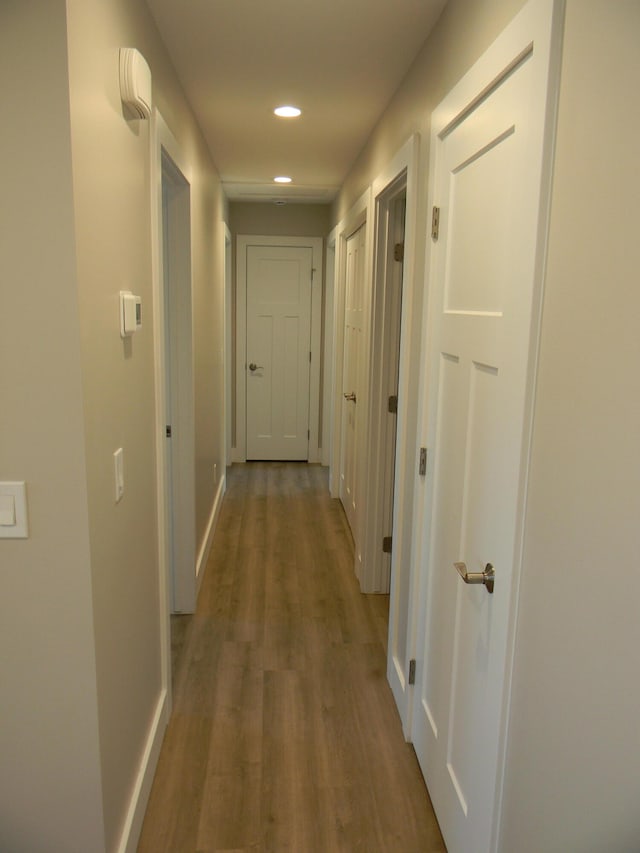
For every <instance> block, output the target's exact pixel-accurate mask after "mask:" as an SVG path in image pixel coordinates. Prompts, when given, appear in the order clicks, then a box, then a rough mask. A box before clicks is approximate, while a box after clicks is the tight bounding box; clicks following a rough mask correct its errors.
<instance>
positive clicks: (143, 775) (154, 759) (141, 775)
mask: <svg viewBox="0 0 640 853" xmlns="http://www.w3.org/2000/svg"><path fill="white" fill-rule="evenodd" d="M168 717H169V705H168V702H167V691H166V690H165V689H163V690H162V691H161V693H160V697H159V698H158V703H157V705H156V710H155V713H154V715H153V719H152V721H151V725H150V726H149V731H148V733H147V742H146V744H145V748H144V753H143V754H142V760H141V761H140V767H139V768H138V775H137V777H136V782H135V785H134V787H133V791H132V793H131V799H130V800H129V808H128V810H127V817H126V820H125V822H124V829H123V830H122V835H121V836H120V843H119V844H118V847H117V848H116V849H117V851H118V853H135V851H136V849H137V847H138V841H139V839H140V832H141V830H142V822H143V821H144V815H145V812H146V810H147V804H148V802H149V794H150V793H151V785H152V784H153V777H154V776H155V772H156V767H157V764H158V758H159V756H160V747H161V746H162V741H163V738H164V732H165V729H166V727H167V723H168V722H169V719H168Z"/></svg>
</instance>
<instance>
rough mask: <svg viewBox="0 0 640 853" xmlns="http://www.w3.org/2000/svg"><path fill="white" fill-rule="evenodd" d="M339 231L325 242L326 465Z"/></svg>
mask: <svg viewBox="0 0 640 853" xmlns="http://www.w3.org/2000/svg"><path fill="white" fill-rule="evenodd" d="M336 232H337V229H336V228H334V229H333V231H332V232H331V233H330V234H329V236H328V238H327V243H326V258H325V283H324V307H323V315H322V316H323V324H322V366H323V379H322V442H321V444H322V458H321V462H322V464H323V465H325V466H330V465H331V448H332V445H333V431H332V429H331V425H332V424H333V408H334V405H333V404H334V396H333V384H334V371H335V346H336V329H335V312H334V301H335V279H336Z"/></svg>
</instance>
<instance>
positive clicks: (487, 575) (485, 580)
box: [453, 563, 496, 593]
mask: <svg viewBox="0 0 640 853" xmlns="http://www.w3.org/2000/svg"><path fill="white" fill-rule="evenodd" d="M453 565H454V566H455V567H456V570H457V572H458V574H459V575H460V577H461V578H462V580H463V581H464V582H465V583H482V584H484V585H485V586H486V588H487V592H488V593H492V592H493V585H494V582H495V576H496V570H495V569H494V568H493V566H492V565H491V563H487V565H486V566H485V567H484V572H468V571H467V566H466V563H454V564H453Z"/></svg>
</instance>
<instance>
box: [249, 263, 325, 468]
mask: <svg viewBox="0 0 640 853" xmlns="http://www.w3.org/2000/svg"><path fill="white" fill-rule="evenodd" d="M311 278H312V249H311V248H308V247H299V248H298V247H293V246H248V248H247V353H246V371H247V385H246V388H247V459H284V460H306V459H307V458H308V455H309V367H310V353H311V283H312V282H311Z"/></svg>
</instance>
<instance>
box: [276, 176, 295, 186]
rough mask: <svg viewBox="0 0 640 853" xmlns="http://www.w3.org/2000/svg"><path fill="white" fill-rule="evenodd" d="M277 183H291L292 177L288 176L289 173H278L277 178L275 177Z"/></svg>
mask: <svg viewBox="0 0 640 853" xmlns="http://www.w3.org/2000/svg"><path fill="white" fill-rule="evenodd" d="M273 180H274V181H275V182H276V184H290V183H291V178H289V177H287V175H278V177H277V178H274V179H273Z"/></svg>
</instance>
